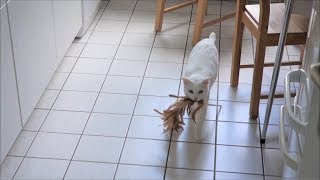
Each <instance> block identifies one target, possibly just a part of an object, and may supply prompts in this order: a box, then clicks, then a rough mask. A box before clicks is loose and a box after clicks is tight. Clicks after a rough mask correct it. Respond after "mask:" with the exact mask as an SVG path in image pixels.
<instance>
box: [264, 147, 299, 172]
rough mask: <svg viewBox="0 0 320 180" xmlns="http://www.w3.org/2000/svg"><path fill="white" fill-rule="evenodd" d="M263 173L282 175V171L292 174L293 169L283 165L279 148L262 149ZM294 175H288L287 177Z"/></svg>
mask: <svg viewBox="0 0 320 180" xmlns="http://www.w3.org/2000/svg"><path fill="white" fill-rule="evenodd" d="M262 154H263V163H264V174H265V175H268V176H282V175H283V172H286V173H287V176H288V175H290V174H291V175H294V174H295V173H294V171H293V170H291V169H290V168H289V167H288V166H284V163H283V160H282V155H281V151H280V150H279V149H262ZM290 177H291V178H292V177H294V176H288V178H290Z"/></svg>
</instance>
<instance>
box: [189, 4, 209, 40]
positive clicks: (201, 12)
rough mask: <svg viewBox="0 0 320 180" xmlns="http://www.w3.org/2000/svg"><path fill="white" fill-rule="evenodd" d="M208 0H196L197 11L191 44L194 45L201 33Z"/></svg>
mask: <svg viewBox="0 0 320 180" xmlns="http://www.w3.org/2000/svg"><path fill="white" fill-rule="evenodd" d="M207 1H208V0H198V6H197V12H196V21H195V25H194V30H193V38H192V45H193V46H194V45H196V44H197V43H198V42H199V41H200V39H201V34H202V26H203V21H204V16H205V13H206V6H207Z"/></svg>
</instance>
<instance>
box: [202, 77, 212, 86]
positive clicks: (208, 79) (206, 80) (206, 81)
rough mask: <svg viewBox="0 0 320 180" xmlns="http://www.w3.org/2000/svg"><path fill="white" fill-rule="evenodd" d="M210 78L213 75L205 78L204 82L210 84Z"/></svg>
mask: <svg viewBox="0 0 320 180" xmlns="http://www.w3.org/2000/svg"><path fill="white" fill-rule="evenodd" d="M210 79H211V77H208V78H207V79H205V80H203V81H202V84H204V85H208V84H209V82H210Z"/></svg>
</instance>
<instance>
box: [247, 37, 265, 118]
mask: <svg viewBox="0 0 320 180" xmlns="http://www.w3.org/2000/svg"><path fill="white" fill-rule="evenodd" d="M265 52H266V44H265V43H264V42H263V41H262V40H261V39H258V40H257V47H256V55H255V59H254V68H253V77H252V88H251V100H250V113H249V114H250V117H251V118H252V119H256V118H257V117H258V116H259V104H260V95H261V85H262V77H263V67H264V58H265Z"/></svg>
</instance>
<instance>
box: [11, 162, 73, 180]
mask: <svg viewBox="0 0 320 180" xmlns="http://www.w3.org/2000/svg"><path fill="white" fill-rule="evenodd" d="M68 164H69V161H67V160H55V159H38V158H25V159H24V160H23V162H22V164H21V166H20V168H19V169H18V171H17V174H16V175H15V177H14V179H25V180H28V179H34V180H36V179H39V180H43V179H62V178H63V176H64V173H65V171H66V170H67V167H68Z"/></svg>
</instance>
